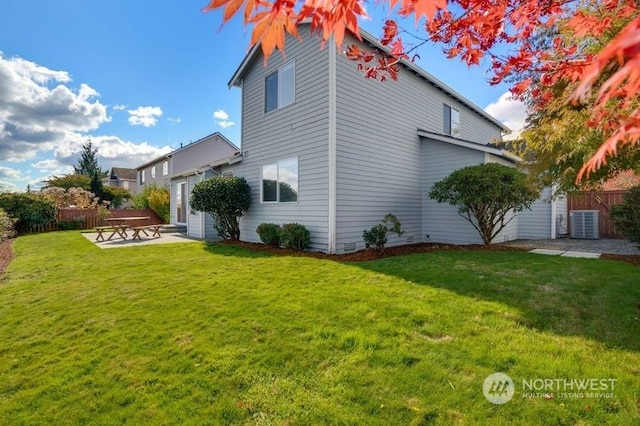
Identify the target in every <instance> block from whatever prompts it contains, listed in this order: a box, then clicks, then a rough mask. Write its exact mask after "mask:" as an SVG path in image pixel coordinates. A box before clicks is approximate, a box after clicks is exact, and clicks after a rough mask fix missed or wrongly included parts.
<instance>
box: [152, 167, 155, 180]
mask: <svg viewBox="0 0 640 426" xmlns="http://www.w3.org/2000/svg"><path fill="white" fill-rule="evenodd" d="M155 178H156V166H153V167H152V168H151V179H155Z"/></svg>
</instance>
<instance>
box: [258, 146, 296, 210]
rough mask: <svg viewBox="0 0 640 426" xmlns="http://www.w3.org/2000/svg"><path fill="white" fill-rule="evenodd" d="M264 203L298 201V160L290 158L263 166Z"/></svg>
mask: <svg viewBox="0 0 640 426" xmlns="http://www.w3.org/2000/svg"><path fill="white" fill-rule="evenodd" d="M262 201H263V202H279V203H293V202H296V201H298V158H297V157H296V158H288V159H286V160H280V161H278V162H277V163H273V164H266V165H264V166H262Z"/></svg>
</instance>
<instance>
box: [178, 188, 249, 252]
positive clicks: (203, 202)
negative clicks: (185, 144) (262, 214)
mask: <svg viewBox="0 0 640 426" xmlns="http://www.w3.org/2000/svg"><path fill="white" fill-rule="evenodd" d="M190 204H191V208H192V209H194V210H198V211H201V212H206V213H209V214H210V215H211V217H212V218H213V228H214V229H215V230H216V231H217V232H218V235H219V236H220V237H221V238H224V239H226V240H239V239H240V222H239V219H240V217H242V216H243V215H244V214H245V213H246V212H247V210H249V206H250V205H251V187H250V186H249V184H248V183H247V181H246V180H245V178H243V177H237V176H234V177H225V176H216V177H213V178H211V179H207V180H205V181H203V182H200V183H197V184H196V186H195V187H194V188H193V191H191V202H190Z"/></svg>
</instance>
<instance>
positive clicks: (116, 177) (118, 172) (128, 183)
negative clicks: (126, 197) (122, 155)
mask: <svg viewBox="0 0 640 426" xmlns="http://www.w3.org/2000/svg"><path fill="white" fill-rule="evenodd" d="M104 184H105V185H106V186H111V187H114V188H122V189H126V190H128V191H129V192H130V193H131V194H132V195H133V194H135V193H137V192H138V181H137V173H136V169H126V168H124V167H112V168H111V173H109V176H108V177H107V178H106V179H105V180H104Z"/></svg>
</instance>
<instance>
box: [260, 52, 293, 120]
mask: <svg viewBox="0 0 640 426" xmlns="http://www.w3.org/2000/svg"><path fill="white" fill-rule="evenodd" d="M288 68H293V83H292V88H291V90H292V92H293V93H292V97H291V101H290V102H288V103H286V104H283V103H281V102H282V98H283V97H282V96H281V95H282V91H283V89H282V87H283V86H282V84H281V81H282V79H281V77H280V75H281V73H283V72H285V71H287V69H288ZM276 73H277V74H278V104H277V106H276V107H275V108H273V109H271V110H269V111H267V78H268V77H270V76H272V75H273V74H276ZM263 95H264V113H265V114H269V113H271V112H274V111H279V110H281V109H282V108H284V107H287V106H289V105H293V104H295V103H296V60H295V59H292V60H291V61H289V62H287V63H286V64H284V65H281V66H279V67H278V69H277V70H276V71H274V72H272V73H269V74H267V76H265V78H264V89H263Z"/></svg>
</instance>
